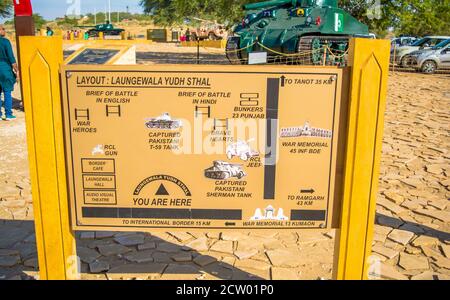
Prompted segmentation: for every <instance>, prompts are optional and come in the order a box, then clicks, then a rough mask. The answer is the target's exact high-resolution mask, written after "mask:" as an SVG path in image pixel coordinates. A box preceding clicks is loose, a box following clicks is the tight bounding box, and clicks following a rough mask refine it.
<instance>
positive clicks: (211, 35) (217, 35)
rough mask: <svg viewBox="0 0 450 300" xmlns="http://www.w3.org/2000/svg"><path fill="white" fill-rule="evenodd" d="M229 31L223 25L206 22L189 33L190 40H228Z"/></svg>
mask: <svg viewBox="0 0 450 300" xmlns="http://www.w3.org/2000/svg"><path fill="white" fill-rule="evenodd" d="M227 37H228V32H227V30H226V28H225V27H224V26H223V25H216V24H205V25H203V26H201V27H199V28H195V29H191V30H190V33H189V40H190V41H196V40H197V39H199V40H201V41H203V40H210V41H216V40H224V39H225V40H226V39H227Z"/></svg>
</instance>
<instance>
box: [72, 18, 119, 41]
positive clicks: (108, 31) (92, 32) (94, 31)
mask: <svg viewBox="0 0 450 300" xmlns="http://www.w3.org/2000/svg"><path fill="white" fill-rule="evenodd" d="M78 27H80V28H91V29H89V30H88V31H87V34H88V35H89V37H98V36H99V35H100V32H103V34H104V35H105V36H107V35H115V36H117V35H120V34H121V33H122V32H124V31H125V30H124V29H121V28H115V27H114V25H113V24H111V23H110V22H109V21H106V23H105V24H98V25H95V26H78Z"/></svg>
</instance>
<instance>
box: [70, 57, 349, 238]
mask: <svg viewBox="0 0 450 300" xmlns="http://www.w3.org/2000/svg"><path fill="white" fill-rule="evenodd" d="M345 71H346V69H338V68H333V67H330V68H321V69H320V70H315V69H308V68H300V67H286V66H281V67H280V66H277V67H271V66H245V67H244V66H188V67H186V66H183V67H180V66H164V67H160V66H126V67H125V66H114V67H111V66H108V67H107V66H89V67H86V66H65V67H63V70H62V81H63V84H64V91H66V92H65V95H64V101H63V106H64V128H65V134H66V138H65V140H66V154H67V155H66V156H67V168H68V176H69V178H68V183H69V192H70V193H69V196H70V203H71V214H72V221H73V224H72V225H73V227H74V229H76V230H116V231H117V230H124V231H127V230H128V231H136V230H144V231H145V230H149V231H154V230H169V229H170V230H176V229H180V230H227V229H231V230H270V229H274V230H299V229H314V228H317V229H319V228H336V227H337V226H338V221H339V216H338V215H336V213H334V211H338V209H337V207H338V204H339V190H336V188H335V187H336V186H340V184H339V182H338V183H337V181H340V180H341V175H340V174H341V172H338V170H340V167H339V166H341V165H342V164H341V162H340V160H339V159H338V158H339V157H340V155H339V154H340V152H339V149H340V150H342V149H343V148H342V147H340V146H339V145H341V144H342V142H343V139H342V137H343V136H344V135H345V134H342V133H341V131H342V130H343V129H344V130H345V124H340V118H341V105H342V103H341V94H342V93H343V92H342V90H341V89H342V77H343V74H342V73H343V72H345ZM335 195H338V196H335Z"/></svg>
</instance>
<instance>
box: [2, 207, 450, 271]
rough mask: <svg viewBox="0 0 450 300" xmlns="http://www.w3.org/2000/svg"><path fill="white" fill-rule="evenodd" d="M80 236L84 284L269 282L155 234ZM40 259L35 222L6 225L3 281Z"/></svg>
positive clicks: (400, 224) (407, 226)
mask: <svg viewBox="0 0 450 300" xmlns="http://www.w3.org/2000/svg"><path fill="white" fill-rule="evenodd" d="M376 221H377V222H376V223H377V224H379V225H382V226H386V227H391V228H400V229H401V230H405V231H410V232H413V233H415V234H416V235H417V236H430V237H435V238H437V239H439V240H441V241H443V242H445V241H449V240H450V234H449V233H447V232H443V231H439V230H435V229H433V228H430V227H427V226H423V225H420V224H417V223H412V222H404V221H402V220H400V219H397V218H392V217H389V216H385V215H382V214H377V216H376ZM300 234H301V233H300ZM76 236H77V255H78V257H79V259H80V262H81V267H80V269H81V273H82V279H162V280H195V279H226V280H263V279H264V278H262V277H260V276H258V275H255V274H252V273H249V272H246V271H244V270H241V269H239V268H236V267H234V266H233V265H232V262H231V263H227V262H221V261H218V260H217V259H216V258H215V257H213V256H210V255H203V254H201V253H199V252H198V251H196V250H194V249H192V248H189V247H186V246H181V245H178V244H176V243H172V242H168V241H166V240H164V239H162V238H159V237H156V236H153V235H150V234H144V233H137V232H135V233H118V232H97V233H94V232H77V233H76ZM192 239H195V236H193V237H192ZM208 246H211V245H208ZM203 247H205V246H204V245H203ZM206 247H207V246H206ZM204 249H205V250H204V252H207V250H206V248H204ZM216 254H217V253H216ZM36 255H37V254H36V243H35V234H34V222H32V221H8V220H0V279H33V278H34V276H35V275H36V274H37V273H36V271H37V270H38V266H37V265H38V264H37V259H36ZM218 256H219V257H220V253H218ZM30 274H31V276H30Z"/></svg>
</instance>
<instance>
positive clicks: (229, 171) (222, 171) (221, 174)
mask: <svg viewBox="0 0 450 300" xmlns="http://www.w3.org/2000/svg"><path fill="white" fill-rule="evenodd" d="M245 176H247V174H246V173H245V172H244V170H243V169H242V165H236V164H230V163H228V162H225V161H215V162H214V166H213V167H211V168H209V169H206V170H205V177H206V178H210V179H219V180H226V179H229V178H232V177H236V178H237V179H242V178H244V177H245Z"/></svg>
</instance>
